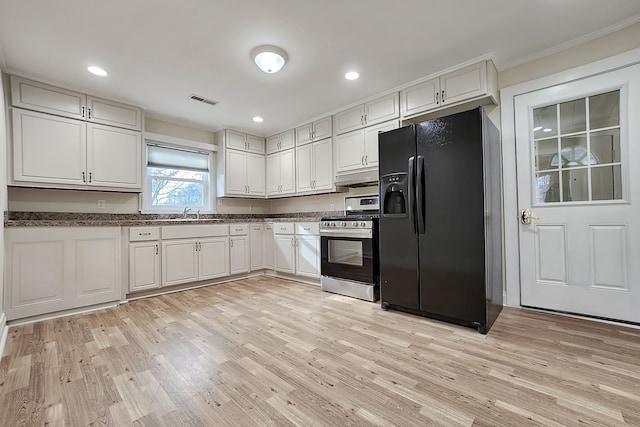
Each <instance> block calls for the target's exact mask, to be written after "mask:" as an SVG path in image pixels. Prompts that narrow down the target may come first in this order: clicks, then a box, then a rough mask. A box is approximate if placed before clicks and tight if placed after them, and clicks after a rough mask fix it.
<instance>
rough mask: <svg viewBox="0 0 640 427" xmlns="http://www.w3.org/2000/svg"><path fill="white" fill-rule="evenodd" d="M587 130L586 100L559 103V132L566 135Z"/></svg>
mask: <svg viewBox="0 0 640 427" xmlns="http://www.w3.org/2000/svg"><path fill="white" fill-rule="evenodd" d="M585 130H587V110H586V100H585V99H584V98H582V99H576V100H575V101H569V102H563V103H562V104H560V133H561V134H562V135H566V134H569V133H575V132H584V131H585Z"/></svg>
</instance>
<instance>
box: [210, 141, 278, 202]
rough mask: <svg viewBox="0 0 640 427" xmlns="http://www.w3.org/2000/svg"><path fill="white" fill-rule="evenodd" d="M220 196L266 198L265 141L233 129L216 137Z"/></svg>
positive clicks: (218, 194)
mask: <svg viewBox="0 0 640 427" xmlns="http://www.w3.org/2000/svg"><path fill="white" fill-rule="evenodd" d="M215 141H216V145H217V146H218V147H219V150H218V153H217V155H216V162H217V167H216V173H217V188H218V192H217V196H218V197H229V196H232V197H234V196H237V197H264V196H265V195H266V185H265V178H266V176H265V156H264V151H265V141H264V138H259V137H257V136H252V135H247V134H244V133H242V132H237V131H234V130H230V129H224V130H221V131H218V132H216V134H215Z"/></svg>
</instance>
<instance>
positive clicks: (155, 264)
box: [129, 241, 160, 292]
mask: <svg viewBox="0 0 640 427" xmlns="http://www.w3.org/2000/svg"><path fill="white" fill-rule="evenodd" d="M159 287H160V242H159V241H150V242H138V243H130V244H129V292H137V291H142V290H145V289H155V288H159Z"/></svg>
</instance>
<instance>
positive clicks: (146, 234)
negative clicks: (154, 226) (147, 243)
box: [138, 233, 151, 236]
mask: <svg viewBox="0 0 640 427" xmlns="http://www.w3.org/2000/svg"><path fill="white" fill-rule="evenodd" d="M138 236H151V233H138Z"/></svg>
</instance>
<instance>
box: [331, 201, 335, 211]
mask: <svg viewBox="0 0 640 427" xmlns="http://www.w3.org/2000/svg"><path fill="white" fill-rule="evenodd" d="M331 210H332V211H335V210H336V204H335V203H331Z"/></svg>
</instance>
